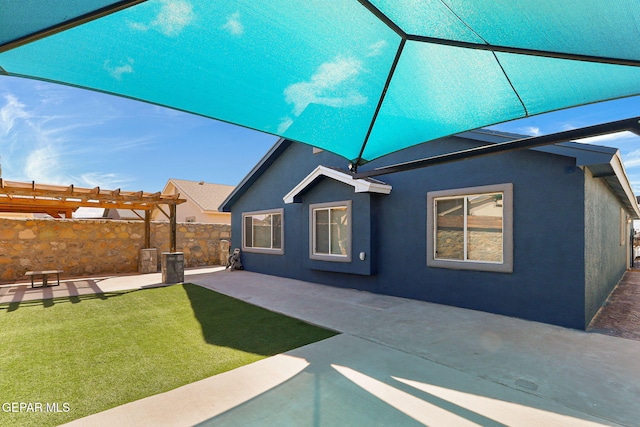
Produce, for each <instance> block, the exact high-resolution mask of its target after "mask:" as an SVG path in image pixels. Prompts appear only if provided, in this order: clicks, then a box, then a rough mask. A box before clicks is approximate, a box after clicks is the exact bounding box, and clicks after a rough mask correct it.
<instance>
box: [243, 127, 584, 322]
mask: <svg viewBox="0 0 640 427" xmlns="http://www.w3.org/2000/svg"><path fill="white" fill-rule="evenodd" d="M472 146H475V145H474V143H472V142H471V141H468V142H467V141H465V140H462V139H460V138H449V139H446V140H443V141H438V142H432V143H429V144H425V145H422V146H418V147H414V148H412V149H408V150H403V151H401V152H398V153H395V154H393V155H391V156H388V157H386V158H384V159H381V160H378V161H375V162H371V163H370V164H368V165H366V168H367V169H369V168H373V167H377V166H382V165H385V164H393V163H396V162H401V161H405V160H408V159H415V158H420V157H427V156H431V155H435V154H439V153H443V152H449V151H454V150H458V149H464V148H469V147H472ZM318 164H322V165H325V166H337V167H342V168H345V167H346V165H347V161H346V160H344V159H342V158H339V157H337V156H335V155H332V154H331V153H327V152H323V153H320V154H316V155H313V154H312V149H311V147H309V146H305V145H302V144H295V143H294V144H292V145H291V146H290V147H289V148H287V149H286V150H285V151H284V153H282V154H281V155H280V157H279V158H278V159H277V160H275V162H274V163H273V164H272V165H271V166H270V167H269V169H267V170H266V171H265V172H264V173H263V174H262V175H261V177H260V178H259V179H258V180H257V181H256V182H255V183H254V184H253V185H252V186H251V187H250V188H249V189H248V190H247V191H246V192H245V193H244V194H243V195H242V196H241V197H240V198H239V199H238V200H237V202H236V203H235V204H234V205H233V207H232V210H233V221H232V239H233V246H234V247H240V239H241V237H242V228H241V225H242V224H241V220H240V218H241V215H242V212H247V211H255V210H261V209H272V208H280V207H282V208H284V233H285V234H284V249H285V250H284V255H263V254H252V253H244V254H243V263H244V265H245V267H246V268H247V269H248V270H251V271H257V272H262V273H266V274H272V275H278V276H284V277H291V278H297V279H301V280H308V281H312V282H317V283H324V284H328V285H332V286H339V287H349V288H355V289H362V290H367V291H370V292H378V293H384V294H389V295H397V296H402V297H408V298H415V299H420V300H426V301H432V302H436V303H443V304H450V305H455V306H459V307H465V308H471V309H477V310H483V311H489V312H494V313H500V314H505V315H511V316H516V317H521V318H525V319H530V320H536V321H542V322H547V323H553V324H558V325H562V326H568V327H573V328H583V326H584V325H583V324H584V261H585V257H584V252H583V250H582V249H580V248H582V247H583V244H584V231H583V230H584V216H583V213H584V211H583V208H582V207H583V203H584V176H583V171H582V170H581V169H579V168H577V167H576V166H575V160H574V159H573V158H569V157H562V156H557V155H553V154H547V153H540V152H535V151H530V150H528V151H522V152H514V153H509V154H501V155H495V156H489V157H484V158H479V159H475V160H468V161H464V162H458V163H452V164H448V165H441V166H435V167H430V168H424V169H417V170H413V171H407V172H402V173H396V174H390V175H385V176H382V177H380V179H381V180H382V181H384V182H385V183H387V184H389V185H391V186H392V187H393V190H392V191H391V194H389V195H380V194H356V193H354V191H353V188H352V187H351V186H349V185H346V184H343V183H339V182H337V181H333V180H331V179H329V178H323V179H321V180H319V182H318V183H317V184H316V185H315V186H313V187H312V188H310V189H309V190H308V191H307V192H306V193H305V194H303V195H302V203H294V204H288V205H285V204H284V203H283V200H282V197H283V196H284V195H285V194H287V193H288V192H289V191H290V190H291V189H292V188H293V187H294V186H295V185H297V184H298V183H299V182H300V181H301V180H302V179H303V178H304V177H305V176H307V175H308V174H309V173H310V172H311V171H312V170H313V169H314V168H315V167H316V166H317V165H318ZM363 168H364V167H363ZM505 183H511V184H513V206H514V208H513V216H514V220H513V239H514V266H513V273H497V272H483V271H468V270H451V269H446V268H434V267H428V266H427V263H426V256H427V255H426V253H427V252H426V250H427V248H426V246H427V245H426V241H427V239H428V238H432V232H431V230H429V231H427V218H426V212H427V193H428V192H430V191H437V190H449V189H457V188H466V187H474V186H483V185H494V184H505ZM332 198H335V200H344V199H345V198H349V199H350V200H352V201H353V227H354V228H353V230H354V232H353V237H352V239H353V245H352V261H351V263H350V264H351V265H350V266H344V265H343V266H340V267H337V266H336V267H335V268H333V270H334V271H327V270H326V269H321V268H318V266H317V265H315V266H314V263H313V262H311V261H310V260H309V249H308V245H309V230H308V228H309V219H308V216H309V213H308V205H309V204H310V203H316V202H319V201H330V200H329V199H332ZM360 252H365V253H366V257H365V261H361V260H360V259H359V253H360ZM330 269H331V268H330ZM336 271H341V272H336Z"/></svg>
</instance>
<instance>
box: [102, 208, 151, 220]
mask: <svg viewBox="0 0 640 427" xmlns="http://www.w3.org/2000/svg"><path fill="white" fill-rule="evenodd" d="M102 218H110V219H126V220H129V219H133V220H143V219H144V211H142V210H139V209H136V210H135V211H133V210H131V209H110V208H107V209H105V210H104V212H103V214H102Z"/></svg>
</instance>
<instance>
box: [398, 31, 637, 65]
mask: <svg viewBox="0 0 640 427" xmlns="http://www.w3.org/2000/svg"><path fill="white" fill-rule="evenodd" d="M407 40H408V41H415V42H423V43H433V44H437V45H443V46H454V47H461V48H465V49H473V50H486V51H490V52H502V53H513V54H517V55H527V56H539V57H543V58H556V59H568V60H572V61H582V62H593V63H599V64H611V65H626V66H630V67H640V60H637V59H624V58H614V57H608V56H596V55H584V54H580V53H569V52H554V51H550V50H538V49H530V48H524V47H510V46H501V45H494V44H481V43H474V42H466V41H461V40H451V39H441V38H438V37H429V36H420V35H417V34H407Z"/></svg>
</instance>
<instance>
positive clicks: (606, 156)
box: [220, 129, 640, 219]
mask: <svg viewBox="0 0 640 427" xmlns="http://www.w3.org/2000/svg"><path fill="white" fill-rule="evenodd" d="M523 136H524V135H518V134H513V133H506V132H498V131H493V130H489V129H478V130H473V131H468V132H463V133H461V134H459V135H455V137H460V138H465V139H471V140H476V141H481V142H486V143H488V144H496V143H500V142H506V141H513V140H516V139H519V138H522V137H523ZM291 144H292V142H291V141H289V140H287V139H285V138H281V139H279V140H278V141H277V142H276V143H275V145H274V146H273V147H271V149H270V150H269V151H268V152H267V154H266V155H265V156H264V157H263V158H262V159H261V160H260V161H259V162H258V163H257V164H256V166H255V167H254V168H253V169H252V170H251V171H250V172H249V174H248V175H247V176H246V177H245V178H244V179H243V180H242V181H241V182H240V184H238V186H237V187H236V188H235V189H234V190H233V191H232V192H231V193H230V194H229V196H228V197H227V198H226V200H224V202H223V203H222V204H221V205H220V210H221V211H224V212H231V207H232V206H233V205H234V203H235V202H236V201H237V200H238V199H239V198H240V197H241V196H242V194H244V192H245V191H247V189H248V188H249V187H250V186H251V185H252V184H253V183H254V182H255V181H256V180H257V179H258V178H259V177H260V176H261V175H262V174H263V173H264V171H266V170H267V169H268V168H269V166H271V164H273V162H275V161H276V159H277V158H278V157H279V156H280V154H282V153H283V152H284V151H285V150H286V149H287V148H288V147H289V146H290V145H291ZM530 150H534V151H540V152H544V153H550V154H556V155H559V156H565V157H573V158H575V159H576V166H579V167H586V168H588V169H589V171H591V173H592V174H593V176H594V177H596V178H602V179H603V180H604V181H605V182H606V183H607V184H608V185H609V187H610V188H611V190H612V191H613V193H614V194H615V195H616V196H617V197H618V199H619V200H620V201H621V203H622V204H623V205H624V206H625V208H626V209H627V211H628V212H629V213H630V214H631V215H632V216H633V218H634V219H640V208H639V207H638V203H637V201H636V197H635V195H634V194H633V190H632V189H631V184H630V182H629V178H628V177H627V174H626V172H625V170H624V166H623V163H622V158H621V157H620V152H619V150H618V149H616V148H611V147H603V146H599V145H592V144H580V143H577V142H562V143H559V144H554V145H547V146H544V147H537V148H531V149H530ZM345 161H346V160H345ZM303 182H304V181H303ZM301 184H302V183H301ZM294 190H295V189H294ZM292 191H293V190H292ZM287 196H289V195H287Z"/></svg>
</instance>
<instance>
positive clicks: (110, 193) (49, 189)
mask: <svg viewBox="0 0 640 427" xmlns="http://www.w3.org/2000/svg"><path fill="white" fill-rule="evenodd" d="M184 202H186V199H181V198H180V194H161V193H160V192H156V193H146V192H144V191H121V190H120V189H119V188H118V189H116V190H102V189H100V187H95V188H81V187H75V186H74V185H69V186H67V187H65V186H58V185H49V184H36V183H35V182H34V181H32V182H17V181H6V180H4V179H2V178H0V212H18V213H44V214H48V215H50V216H52V217H54V218H63V217H64V218H72V216H73V212H75V211H76V210H77V209H78V208H80V207H88V208H107V209H131V210H134V211H135V210H141V211H144V213H145V215H144V247H145V249H147V248H149V247H150V246H151V236H150V230H151V225H150V223H151V212H152V211H153V209H155V208H158V209H159V210H160V211H161V212H162V213H163V214H164V215H165V216H167V218H169V223H170V227H171V232H170V233H169V236H170V247H171V252H175V251H176V206H177V205H179V204H180V203H184ZM160 205H167V206H168V207H169V213H167V212H165V211H164V210H163V209H162V207H161V206H160Z"/></svg>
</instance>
